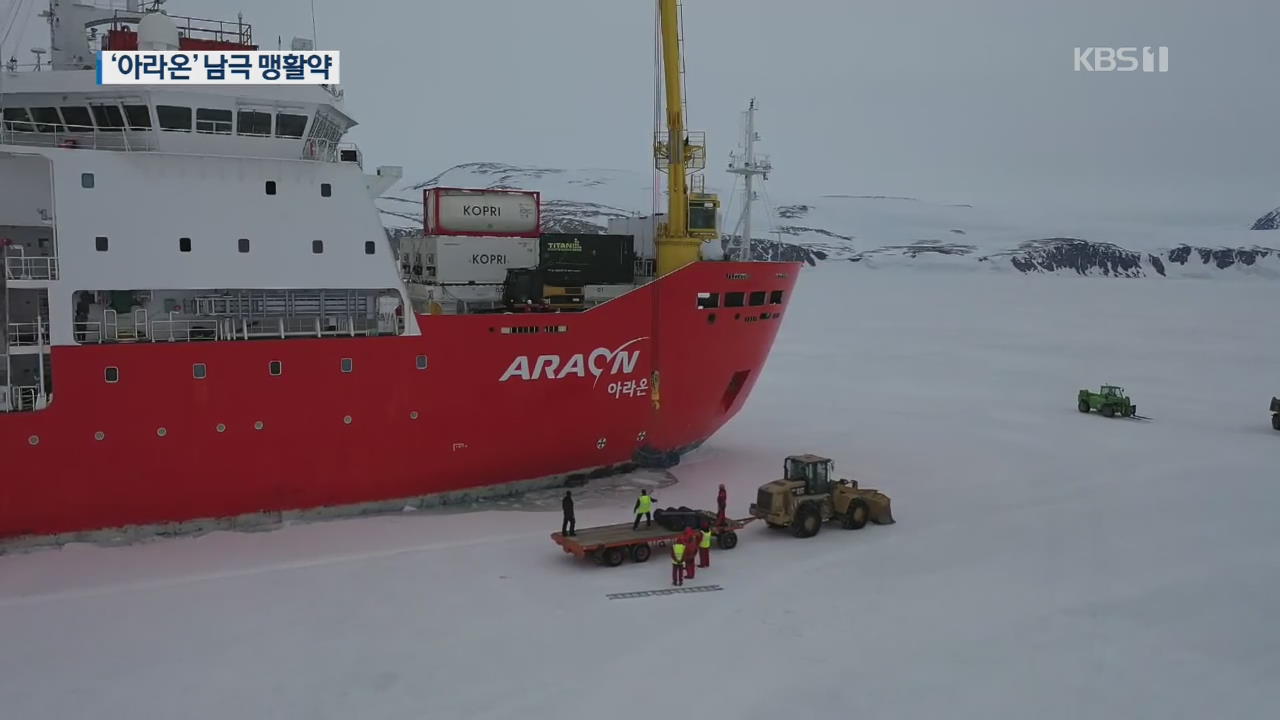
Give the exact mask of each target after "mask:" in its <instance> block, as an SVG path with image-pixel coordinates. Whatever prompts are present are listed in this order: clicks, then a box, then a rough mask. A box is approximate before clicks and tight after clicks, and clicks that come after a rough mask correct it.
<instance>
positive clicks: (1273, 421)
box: [1271, 413, 1280, 430]
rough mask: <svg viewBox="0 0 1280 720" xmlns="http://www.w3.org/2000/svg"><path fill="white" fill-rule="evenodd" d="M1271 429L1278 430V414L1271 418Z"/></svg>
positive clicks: (1279, 414)
mask: <svg viewBox="0 0 1280 720" xmlns="http://www.w3.org/2000/svg"><path fill="white" fill-rule="evenodd" d="M1271 427H1273V428H1275V429H1277V430H1280V413H1276V414H1275V415H1272V416H1271Z"/></svg>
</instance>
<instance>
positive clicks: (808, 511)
mask: <svg viewBox="0 0 1280 720" xmlns="http://www.w3.org/2000/svg"><path fill="white" fill-rule="evenodd" d="M821 530H822V513H821V512H820V511H819V510H818V506H817V505H814V504H813V503H805V504H803V505H801V506H800V508H799V509H797V510H796V517H795V520H793V521H792V523H791V533H792V534H793V535H795V536H796V537H798V538H811V537H813V536H814V535H817V534H818V532H819V531H821Z"/></svg>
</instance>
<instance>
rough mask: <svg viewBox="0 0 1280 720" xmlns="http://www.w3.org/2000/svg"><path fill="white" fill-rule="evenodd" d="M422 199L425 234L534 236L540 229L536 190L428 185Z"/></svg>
mask: <svg viewBox="0 0 1280 720" xmlns="http://www.w3.org/2000/svg"><path fill="white" fill-rule="evenodd" d="M422 201H423V208H424V212H423V218H424V219H425V226H426V235H428V236H431V235H464V236H487V237H525V238H536V237H538V235H539V234H540V232H541V229H542V210H541V206H540V199H539V195H538V193H536V192H525V191H521V190H466V189H462V188H430V189H427V190H424V191H423V193H422Z"/></svg>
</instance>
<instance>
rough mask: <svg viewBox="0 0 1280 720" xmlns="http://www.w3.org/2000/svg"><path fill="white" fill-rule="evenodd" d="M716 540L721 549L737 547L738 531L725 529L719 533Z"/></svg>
mask: <svg viewBox="0 0 1280 720" xmlns="http://www.w3.org/2000/svg"><path fill="white" fill-rule="evenodd" d="M716 542H718V543H720V549H721V550H732V549H734V548H736V547H738V533H736V532H734V531H732V530H726V531H724V532H722V533H720V536H719V538H717V540H716Z"/></svg>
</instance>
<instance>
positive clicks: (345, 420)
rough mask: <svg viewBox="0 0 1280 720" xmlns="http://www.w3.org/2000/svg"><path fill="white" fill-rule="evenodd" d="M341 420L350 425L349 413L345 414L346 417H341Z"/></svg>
mask: <svg viewBox="0 0 1280 720" xmlns="http://www.w3.org/2000/svg"><path fill="white" fill-rule="evenodd" d="M342 422H344V423H346V424H348V425H350V424H351V416H350V415H348V416H346V417H344V418H342Z"/></svg>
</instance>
